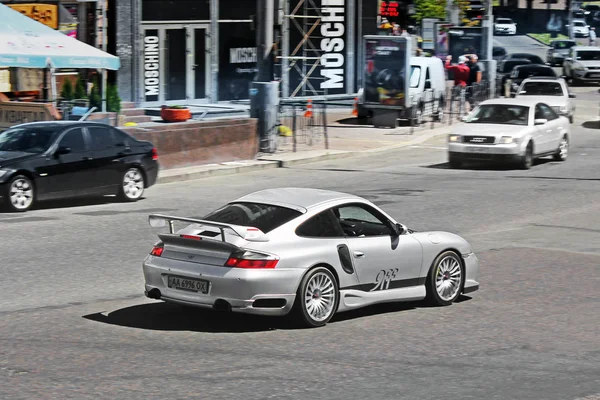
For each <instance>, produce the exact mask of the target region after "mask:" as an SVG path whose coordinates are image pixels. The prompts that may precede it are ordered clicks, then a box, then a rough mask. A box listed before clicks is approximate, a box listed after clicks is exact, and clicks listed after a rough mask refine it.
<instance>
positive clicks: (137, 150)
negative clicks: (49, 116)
mask: <svg viewBox="0 0 600 400" xmlns="http://www.w3.org/2000/svg"><path fill="white" fill-rule="evenodd" d="M158 169H159V164H158V152H157V150H156V148H155V147H154V145H153V144H152V143H150V142H147V141H141V140H137V139H135V138H134V137H132V136H130V135H129V134H127V133H126V132H123V131H122V130H120V129H117V128H114V127H112V126H109V125H106V124H102V123H95V122H72V121H49V122H32V123H26V124H20V125H16V126H13V127H11V128H9V129H7V130H5V131H3V132H2V133H0V197H1V198H2V204H3V206H4V207H5V208H7V209H8V211H17V212H18V211H27V210H29V209H31V208H32V207H33V206H34V204H35V203H36V202H38V201H44V200H52V199H59V198H72V197H75V196H92V195H94V196H95V195H98V196H100V195H114V194H116V195H118V197H119V198H120V199H121V200H123V201H137V200H139V199H140V198H141V197H142V194H143V193H144V189H145V188H148V187H150V186H152V185H154V183H155V182H156V177H157V175H158Z"/></svg>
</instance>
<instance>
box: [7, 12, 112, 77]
mask: <svg viewBox="0 0 600 400" xmlns="http://www.w3.org/2000/svg"><path fill="white" fill-rule="evenodd" d="M0 21H2V23H0V66H4V67H21V68H46V67H53V68H94V69H111V70H117V69H119V67H120V61H119V58H118V57H115V56H113V55H111V54H108V53H105V52H103V51H102V50H99V49H97V48H95V47H92V46H90V45H88V44H86V43H83V42H80V41H79V40H77V39H74V38H71V37H68V36H67V35H64V34H63V33H61V32H59V31H57V30H54V29H52V28H50V27H47V26H46V25H44V24H42V23H39V22H37V21H35V20H33V19H31V18H29V17H27V16H25V15H23V14H21V13H20V12H18V11H15V10H13V9H11V8H10V7H7V6H5V5H4V4H0Z"/></svg>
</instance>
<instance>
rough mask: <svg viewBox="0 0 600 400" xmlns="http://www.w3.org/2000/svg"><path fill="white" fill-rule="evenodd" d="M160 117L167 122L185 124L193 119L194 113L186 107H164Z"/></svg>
mask: <svg viewBox="0 0 600 400" xmlns="http://www.w3.org/2000/svg"><path fill="white" fill-rule="evenodd" d="M160 117H161V118H162V119H163V120H164V121H166V122H184V121H187V120H188V119H190V118H192V113H190V109H189V108H187V107H186V106H162V107H161V108H160Z"/></svg>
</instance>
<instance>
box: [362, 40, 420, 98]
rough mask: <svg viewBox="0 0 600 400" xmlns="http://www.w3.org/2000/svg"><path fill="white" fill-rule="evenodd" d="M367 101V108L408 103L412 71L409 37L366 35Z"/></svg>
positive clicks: (365, 77) (365, 71)
mask: <svg viewBox="0 0 600 400" xmlns="http://www.w3.org/2000/svg"><path fill="white" fill-rule="evenodd" d="M364 46H365V49H364V50H365V66H364V71H363V74H364V82H365V88H364V104H365V106H366V107H369V106H371V107H373V106H379V107H381V106H383V107H385V108H401V107H405V106H406V94H407V92H408V79H407V74H408V71H410V64H409V61H410V50H411V49H410V38H406V37H401V36H365V42H364Z"/></svg>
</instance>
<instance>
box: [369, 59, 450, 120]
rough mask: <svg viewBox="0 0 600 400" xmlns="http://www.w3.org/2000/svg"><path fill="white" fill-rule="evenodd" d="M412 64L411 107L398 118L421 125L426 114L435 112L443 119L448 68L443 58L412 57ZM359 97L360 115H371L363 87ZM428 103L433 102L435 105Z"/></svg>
mask: <svg viewBox="0 0 600 400" xmlns="http://www.w3.org/2000/svg"><path fill="white" fill-rule="evenodd" d="M410 64H411V73H410V77H409V88H408V97H409V100H410V101H409V108H407V109H406V110H404V111H403V112H400V113H399V115H398V118H401V119H407V120H410V121H412V122H413V123H414V124H415V125H420V124H421V122H422V120H423V117H424V116H428V115H432V114H433V117H434V118H435V119H436V120H439V121H441V119H442V118H443V113H444V105H445V100H446V99H445V98H444V95H445V93H446V70H445V69H444V64H443V62H442V60H441V59H440V58H438V57H411V58H410ZM358 98H359V104H358V117H359V118H366V117H369V116H370V115H371V112H370V110H369V109H368V108H367V107H365V106H364V92H363V89H362V88H361V89H359V92H358ZM428 104H433V107H430V106H427V105H428Z"/></svg>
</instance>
